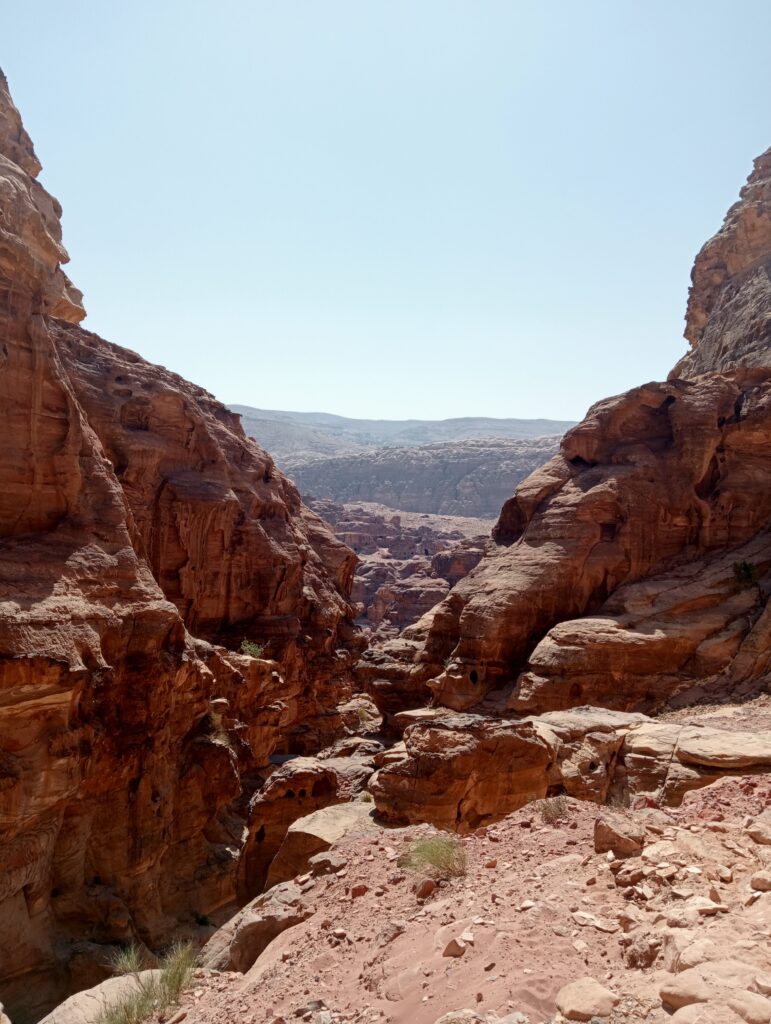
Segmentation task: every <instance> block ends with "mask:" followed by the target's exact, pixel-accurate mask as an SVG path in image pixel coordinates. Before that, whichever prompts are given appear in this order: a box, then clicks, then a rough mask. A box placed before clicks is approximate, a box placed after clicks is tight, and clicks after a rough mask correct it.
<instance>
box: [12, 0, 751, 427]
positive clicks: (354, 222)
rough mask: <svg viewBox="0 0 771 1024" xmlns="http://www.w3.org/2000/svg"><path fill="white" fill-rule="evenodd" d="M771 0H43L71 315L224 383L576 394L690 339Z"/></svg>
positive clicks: (407, 392)
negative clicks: (688, 321)
mask: <svg viewBox="0 0 771 1024" xmlns="http://www.w3.org/2000/svg"><path fill="white" fill-rule="evenodd" d="M770 41H771V4H769V3H768V0H734V2H732V3H730V4H729V3H726V2H725V0H720V2H715V0H666V2H664V0H640V2H631V0H553V2H551V3H536V2H531V3H524V2H517V0H508V2H498V0H466V2H463V3H460V2H453V0H408V2H401V0H315V2H292V0H273V2H271V3H266V2H261V0H252V2H247V0H217V2H214V0H209V2H201V0H153V2H150V0H132V2H131V3H117V2H115V3H113V2H106V0H68V2H67V3H63V2H61V0H38V2H37V3H35V4H23V3H16V4H13V5H8V8H7V9H6V10H5V11H4V12H3V45H2V52H1V53H0V63H2V66H3V67H4V69H5V71H6V73H7V75H8V78H9V82H10V85H11V89H12V92H13V94H14V97H15V99H16V102H17V104H18V106H19V107H20V109H21V111H22V114H23V116H24V119H25V123H26V125H27V128H28V130H29V131H30V133H31V135H32V137H33V138H34V140H35V143H36V146H37V150H38V155H39V156H40V158H41V160H42V162H43V164H44V165H45V170H44V174H43V181H44V183H45V184H46V186H47V187H48V188H49V189H50V190H51V191H52V192H53V193H54V194H55V195H57V196H58V197H59V199H60V200H61V202H62V203H63V206H64V239H65V243H66V245H67V247H68V249H69V251H70V255H71V257H72V262H71V265H70V274H71V276H72V277H73V279H74V280H75V282H76V283H77V284H78V286H79V287H81V288H82V289H83V291H84V293H85V298H86V305H87V308H88V311H89V316H88V319H87V320H86V323H85V326H87V327H89V328H90V329H91V330H94V331H97V332H98V333H100V334H102V335H104V336H105V337H107V338H108V339H110V340H112V341H116V342H119V343H120V344H123V345H126V346H128V347H130V348H134V349H136V350H137V351H139V352H140V353H141V354H142V355H144V356H145V357H146V358H148V359H151V360H153V361H154V362H158V363H162V364H163V365H165V366H168V367H169V368H170V369H173V370H176V371H177V372H179V373H182V374H184V375H185V376H186V377H188V378H190V379H191V380H193V381H195V382H196V383H198V384H201V385H203V386H205V387H206V388H208V389H209V390H210V391H213V392H214V393H215V394H216V395H217V396H218V397H219V398H221V399H223V400H225V401H231V402H240V403H244V404H249V405H255V406H263V407H271V408H286V409H297V410H324V411H329V412H336V413H340V414H343V415H352V416H372V417H389V418H401V417H409V416H415V417H425V418H438V417H446V416H462V415H492V416H542V415H543V416H552V417H555V418H577V417H580V416H581V415H583V413H584V411H585V410H586V408H587V406H588V405H589V404H590V403H591V402H593V401H595V400H597V399H599V398H602V397H604V396H605V395H608V394H612V393H616V392H619V391H622V390H624V389H625V388H627V387H630V386H632V385H634V384H637V383H641V382H643V381H646V380H650V379H655V378H662V377H664V376H665V375H666V373H667V371H668V370H669V369H670V367H671V366H672V365H673V363H674V362H675V361H676V359H677V358H678V357H679V356H680V355H681V354H682V352H683V351H684V350H685V342H684V341H683V340H682V337H681V334H682V317H683V312H684V309H685V301H686V291H687V285H688V280H689V273H690V268H691V264H692V261H693V257H694V255H695V254H696V252H697V250H698V248H699V247H700V246H701V244H702V243H703V242H704V241H705V240H706V238H707V237H708V236H709V235H710V234H712V233H713V232H714V231H715V230H716V229H717V227H718V226H719V224H720V222H721V220H722V218H723V215H724V213H725V211H726V209H727V208H728V206H729V205H730V204H731V203H732V202H733V201H734V200H735V198H736V196H737V194H738V191H739V188H740V187H741V185H742V184H743V182H744V180H745V178H746V176H747V174H748V173H749V171H750V168H751V164H752V158H753V157H754V156H757V155H758V153H760V152H761V151H762V150H763V149H765V148H766V147H767V146H769V145H771V60H770V59H769V45H770Z"/></svg>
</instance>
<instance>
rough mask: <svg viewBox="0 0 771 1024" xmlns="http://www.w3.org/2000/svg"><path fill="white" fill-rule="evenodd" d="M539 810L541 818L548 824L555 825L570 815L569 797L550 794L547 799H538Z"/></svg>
mask: <svg viewBox="0 0 771 1024" xmlns="http://www.w3.org/2000/svg"><path fill="white" fill-rule="evenodd" d="M538 812H539V814H540V815H541V820H542V821H545V822H546V824H547V825H553V824H554V822H555V821H560V820H562V819H563V818H567V816H568V798H567V797H566V796H549V797H547V798H546V799H545V800H539V801H538Z"/></svg>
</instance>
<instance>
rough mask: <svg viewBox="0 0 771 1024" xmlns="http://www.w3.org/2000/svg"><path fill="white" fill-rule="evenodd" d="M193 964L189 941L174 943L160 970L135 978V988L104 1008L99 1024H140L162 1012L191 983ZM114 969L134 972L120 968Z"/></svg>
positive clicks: (193, 955) (193, 958)
mask: <svg viewBox="0 0 771 1024" xmlns="http://www.w3.org/2000/svg"><path fill="white" fill-rule="evenodd" d="M137 952H138V951H137ZM117 959H119V958H117V957H116V960H117ZM121 962H123V961H121ZM139 962H140V963H141V956H140V957H139ZM194 967H195V954H194V952H193V949H192V946H191V945H190V943H187V942H186V943H179V942H177V943H175V944H174V945H173V946H172V947H171V949H170V950H169V951H168V952H167V953H166V955H165V956H164V957H163V960H162V961H161V966H160V970H159V971H156V972H154V973H153V974H152V975H150V977H148V978H142V977H140V978H138V979H137V987H136V988H135V990H134V991H133V992H131V993H129V994H128V995H126V996H124V998H123V999H122V1000H121V1001H120V1002H119V1003H115V1004H114V1005H113V1006H111V1007H109V1008H108V1009H106V1010H105V1011H104V1012H103V1013H102V1015H101V1016H100V1018H99V1024H142V1022H143V1021H145V1020H147V1018H148V1017H149V1016H151V1015H152V1014H163V1013H165V1011H166V1010H168V1008H169V1007H170V1006H172V1005H173V1004H174V1003H176V1002H177V1000H178V999H179V996H180V993H181V992H182V990H183V989H184V988H185V987H186V986H187V985H189V984H190V981H191V979H192V977H193V969H194ZM139 969H140V970H141V967H140V968H139ZM116 973H122V974H126V973H134V972H133V971H125V970H123V971H118V972H116Z"/></svg>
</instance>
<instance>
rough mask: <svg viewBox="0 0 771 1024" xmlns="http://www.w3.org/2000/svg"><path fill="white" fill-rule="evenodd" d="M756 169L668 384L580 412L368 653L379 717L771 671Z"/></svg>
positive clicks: (768, 341)
mask: <svg viewBox="0 0 771 1024" xmlns="http://www.w3.org/2000/svg"><path fill="white" fill-rule="evenodd" d="M770 171H771V157H769V154H768V153H766V154H764V155H763V156H762V157H761V158H759V160H758V161H756V166H755V170H754V172H753V174H752V176H751V178H750V181H749V183H748V185H747V186H746V188H745V189H744V190H743V191H742V197H741V199H740V201H739V203H738V204H736V206H734V207H733V208H732V210H731V211H730V212H729V215H728V217H727V219H726V222H725V225H724V226H723V229H722V230H721V232H719V233H718V235H717V236H715V238H714V239H713V240H712V241H711V242H709V243H708V244H707V246H705V248H704V250H702V252H701V253H700V255H699V257H698V258H697V261H696V267H695V269H694V286H693V289H692V291H691V297H690V301H689V313H688V321H689V328H688V337H689V338H690V340H691V342H692V344H693V345H694V349H693V352H692V353H691V354H690V355H689V356H688V357H686V358H685V359H684V360H682V361H681V363H680V364H678V366H677V367H676V369H675V371H673V374H672V376H671V378H670V380H669V381H668V382H666V383H651V384H646V385H644V386H642V387H639V388H635V389H633V390H631V391H629V392H627V393H626V394H623V395H619V396H617V397H615V398H610V399H607V400H605V401H602V402H598V403H597V404H596V405H595V406H593V407H592V408H591V409H590V410H589V412H588V414H587V417H586V419H585V420H584V421H583V422H582V423H580V424H579V425H578V426H576V427H574V428H573V429H572V430H570V431H568V433H567V434H566V435H565V437H564V438H563V439H562V442H561V444H560V449H559V452H558V454H557V455H555V456H554V458H552V459H551V461H550V462H548V463H547V464H546V465H545V466H544V467H543V468H542V469H540V470H537V471H536V472H534V473H533V474H532V475H531V476H530V477H528V478H527V479H526V480H524V481H523V482H522V483H521V484H520V485H519V487H518V488H517V490H516V492H515V494H514V496H513V497H512V498H510V499H509V500H508V501H506V503H505V504H504V506H503V509H502V511H501V514H500V517H499V520H498V523H497V525H496V527H495V529H494V531H493V538H494V540H495V541H496V544H497V546H496V547H494V548H493V549H491V550H489V551H488V552H487V554H486V555H485V557H484V558H483V559H482V560H481V562H480V563H479V565H478V566H477V567H476V568H475V569H473V570H472V571H471V572H470V573H469V575H468V576H467V577H466V578H465V579H463V580H461V582H459V583H458V584H457V586H455V587H454V588H453V590H452V591H451V592H450V593H449V595H448V596H447V598H446V599H445V600H444V601H443V602H441V603H440V604H439V605H438V606H437V607H436V608H434V609H432V610H431V611H429V612H428V613H427V614H426V615H425V616H423V618H422V619H421V620H420V621H418V622H417V623H415V624H414V625H412V626H410V627H408V628H407V629H405V630H404V631H403V632H402V634H401V636H400V637H399V638H397V639H394V640H390V641H388V642H386V643H385V644H382V645H379V646H378V647H377V648H374V649H371V650H370V651H368V652H367V653H366V654H365V656H364V658H363V660H362V662H361V665H360V670H359V671H360V678H361V679H362V682H363V683H364V684H365V685H366V686H368V687H369V689H370V691H371V693H372V694H373V696H374V697H375V699H376V700H377V702H378V705H379V707H380V708H381V710H382V711H383V712H384V713H385V714H386V715H387V716H393V715H394V714H396V713H398V711H399V710H400V709H403V708H405V707H418V706H419V705H420V704H422V703H425V702H426V701H427V700H429V699H432V700H434V701H436V702H438V703H439V704H440V705H446V706H448V707H450V708H453V709H455V710H465V709H468V708H470V707H473V706H475V705H477V704H479V703H480V701H482V700H483V699H484V698H485V696H486V694H487V693H488V692H489V691H490V690H493V689H496V690H497V689H501V688H505V689H507V690H508V691H509V710H510V711H515V712H522V711H530V712H540V711H544V710H548V709H550V708H565V707H570V706H575V705H577V704H584V703H596V704H600V705H606V706H610V707H614V708H619V709H625V710H638V709H642V710H650V709H654V708H656V707H658V706H660V705H661V703H662V702H663V701H667V700H668V699H670V698H671V697H672V696H673V695H675V694H677V693H684V692H689V691H690V692H693V693H695V692H696V691H697V690H698V688H699V687H702V690H703V689H704V688H706V689H707V690H709V689H710V688H711V689H713V690H714V689H715V688H718V689H720V688H721V687H723V688H724V689H726V690H730V688H731V687H733V686H736V685H744V684H747V683H748V682H750V681H753V680H754V681H760V682H761V683H762V681H763V680H764V679H767V678H768V671H769V666H768V658H767V656H766V655H765V653H764V649H763V648H764V644H765V641H766V638H767V630H768V624H767V623H768V611H767V599H768V594H769V590H771V576H769V570H771V563H770V562H769V549H768V541H767V538H768V530H769V527H771V475H769V473H768V465H769V457H771V442H770V440H769V439H770V438H771V335H769V334H768V331H767V327H768V324H769V323H771V291H769V290H767V289H766V285H767V283H768V273H769V267H770V266H771V230H770V229H769V225H771V191H769V181H770V180H771V178H770V177H769V172H770ZM763 282H766V284H764V283H763Z"/></svg>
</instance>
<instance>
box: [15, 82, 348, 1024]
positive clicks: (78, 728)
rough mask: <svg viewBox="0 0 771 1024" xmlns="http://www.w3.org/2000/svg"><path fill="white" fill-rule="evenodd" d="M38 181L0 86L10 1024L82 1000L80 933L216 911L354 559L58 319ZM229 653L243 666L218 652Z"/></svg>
mask: <svg viewBox="0 0 771 1024" xmlns="http://www.w3.org/2000/svg"><path fill="white" fill-rule="evenodd" d="M39 170H40V164H39V163H38V161H37V158H36V156H35V153H34V150H33V148H32V144H31V142H30V140H29V138H28V136H27V135H26V133H25V132H24V129H23V127H22V125H21V121H20V118H19V116H18V113H17V111H16V109H15V107H14V106H13V103H12V102H11V99H10V97H9V94H8V90H7V86H6V83H5V79H1V80H0V221H1V226H0V367H1V372H0V408H1V409H2V410H3V430H2V432H1V434H0V859H1V860H2V863H3V865H4V869H3V876H2V881H0V1001H2V1003H3V1004H4V1005H5V1008H6V1010H7V1011H8V1013H9V1014H10V1016H11V1018H12V1019H13V1020H14V1022H15V1024H24V1022H25V1021H27V1020H34V1019H36V1018H38V1017H39V1016H40V1014H41V1012H42V1011H43V1010H45V1009H46V1008H48V1007H50V1006H51V1005H52V1004H53V1003H54V1002H55V1001H57V1000H58V999H61V998H63V996H64V995H66V994H67V992H70V991H74V990H77V989H78V988H80V987H82V986H83V984H84V982H85V983H87V984H91V983H92V982H91V981H90V980H86V975H87V974H88V971H87V970H86V971H85V974H84V973H83V971H82V970H81V965H82V962H83V957H82V956H80V955H76V953H77V951H78V949H79V948H81V947H79V946H78V943H79V942H81V940H82V939H83V938H84V936H88V937H89V939H90V940H91V941H92V943H94V944H96V947H97V948H98V945H99V944H109V943H116V942H128V941H131V940H133V939H136V940H139V941H141V942H145V943H147V944H148V945H157V944H158V943H162V942H164V941H165V940H166V939H168V938H169V936H171V935H172V934H173V933H174V931H175V929H176V927H177V926H178V924H179V922H180V921H181V920H189V921H191V922H193V921H194V919H195V915H203V914H206V913H207V912H209V911H211V910H214V909H216V908H217V907H222V906H224V905H226V904H228V902H229V901H231V900H232V899H233V897H234V893H235V887H236V879H237V875H238V867H239V858H240V855H241V852H242V851H243V848H244V845H245V842H246V838H247V834H248V829H247V828H246V818H247V808H246V803H247V802H248V798H249V796H250V795H251V793H252V791H253V789H254V788H256V787H258V786H259V785H260V783H261V780H262V777H263V776H262V775H261V774H260V773H261V772H264V771H265V770H266V769H267V768H268V765H269V758H270V755H271V754H272V753H273V752H274V751H288V752H294V753H303V752H304V751H305V749H306V746H313V745H314V744H316V743H318V744H319V745H322V744H324V743H327V742H329V741H330V740H331V739H333V738H334V737H335V736H336V735H339V733H340V731H341V730H340V723H341V718H340V715H339V714H338V713H337V712H336V710H335V709H336V704H337V703H339V702H340V701H341V700H344V699H346V698H347V697H348V696H350V686H349V684H348V682H347V679H346V673H347V668H348V665H349V663H350V660H351V656H352V652H353V650H355V647H356V643H355V641H354V639H353V629H352V619H353V613H352V609H351V607H350V606H349V604H348V593H349V588H350V585H351V581H352V577H353V569H354V564H355V557H354V555H353V553H352V552H351V551H350V550H349V549H348V548H346V547H345V546H344V545H343V544H342V543H341V542H339V541H338V540H336V539H335V537H334V536H333V534H332V533H331V531H330V530H329V529H328V528H327V527H325V525H324V524H323V523H322V522H321V520H320V519H319V518H318V517H317V516H316V515H315V514H314V513H312V512H310V510H308V509H307V508H305V507H304V506H303V505H302V503H301V501H300V498H299V495H298V492H297V490H296V489H295V487H294V486H293V485H292V484H291V483H290V482H289V481H287V480H286V478H285V477H284V476H282V474H281V473H280V472H279V471H278V470H277V469H276V468H275V466H274V465H273V462H272V460H271V459H270V457H269V456H268V455H267V454H266V453H265V452H264V451H262V450H261V449H260V448H258V447H257V445H255V444H254V443H253V442H252V441H250V440H249V439H247V438H246V436H245V435H244V433H243V431H242V430H241V428H240V425H239V422H238V418H237V417H236V416H234V415H232V414H231V413H229V412H228V411H227V410H226V409H225V408H224V407H222V406H221V405H219V403H217V402H216V401H215V400H214V399H213V398H212V397H211V396H210V395H208V394H207V393H206V392H204V391H203V390H202V389H200V388H197V387H194V386H193V385H191V384H188V383H187V382H186V381H184V380H182V379H181V378H180V377H177V376H175V375H174V374H171V373H168V372H167V371H165V370H163V369H162V368H159V367H153V366H151V365H150V364H148V363H146V362H144V360H142V359H141V358H140V357H139V356H138V355H135V354H134V353H132V352H128V351H127V350H125V349H121V348H118V347H117V346H114V345H110V344H108V343H107V342H104V341H102V340H101V339H100V338H97V337H96V336H95V335H93V334H89V333H88V332H86V331H83V330H82V329H81V328H80V327H79V326H78V324H79V322H80V320H81V319H82V317H83V316H84V311H83V307H82V304H81V300H80V294H79V293H78V292H77V291H76V289H74V288H73V286H72V285H71V284H70V282H69V281H68V279H67V278H66V276H65V275H64V273H63V271H62V269H61V265H62V264H63V263H64V262H65V261H66V259H67V255H66V252H65V250H64V249H63V247H62V244H61V230H60V225H59V215H60V212H61V210H60V208H59V205H58V203H57V202H56V201H55V200H54V199H53V198H52V197H51V196H49V195H48V193H47V192H46V191H45V190H44V189H43V188H42V186H41V185H40V184H39V182H38V181H37V180H36V175H37V173H38V172H39ZM194 637H197V638H194ZM244 638H246V639H248V640H249V641H252V642H253V643H254V645H255V646H253V647H252V648H250V650H251V651H252V653H253V654H257V655H259V656H258V657H252V656H246V655H242V654H239V653H234V648H238V647H239V646H240V643H241V641H242V639H244ZM300 719H302V730H300V731H298V730H296V729H295V726H296V724H297V723H298V722H299V720H300ZM298 813H302V812H301V811H298Z"/></svg>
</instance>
